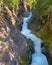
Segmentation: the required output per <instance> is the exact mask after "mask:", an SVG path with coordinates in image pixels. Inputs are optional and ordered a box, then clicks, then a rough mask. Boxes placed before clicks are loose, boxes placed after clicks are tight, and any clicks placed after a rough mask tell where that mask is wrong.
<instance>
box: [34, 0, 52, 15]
mask: <svg viewBox="0 0 52 65" xmlns="http://www.w3.org/2000/svg"><path fill="white" fill-rule="evenodd" d="M50 6H52V0H37V3H36V5H35V7H36V9H37V11H38V13H39V14H40V15H43V14H45V13H46V12H48V11H49V7H50Z"/></svg>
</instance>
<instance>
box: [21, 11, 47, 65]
mask: <svg viewBox="0 0 52 65" xmlns="http://www.w3.org/2000/svg"><path fill="white" fill-rule="evenodd" d="M31 16H32V13H31V12H30V13H29V16H28V17H26V18H25V17H24V18H23V25H22V31H21V33H22V34H23V35H24V36H25V37H26V38H27V39H31V40H32V41H33V43H34V45H33V46H34V50H35V53H34V54H32V62H31V65H48V61H47V58H46V56H45V55H44V54H42V53H41V43H42V40H41V39H40V38H38V37H37V36H36V35H34V34H32V33H31V30H30V29H28V24H27V22H28V20H29V19H30V18H31Z"/></svg>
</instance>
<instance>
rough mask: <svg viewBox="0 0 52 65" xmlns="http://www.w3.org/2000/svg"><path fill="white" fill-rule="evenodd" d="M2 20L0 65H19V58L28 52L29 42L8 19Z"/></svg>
mask: <svg viewBox="0 0 52 65" xmlns="http://www.w3.org/2000/svg"><path fill="white" fill-rule="evenodd" d="M2 19H3V20H0V21H1V22H0V29H1V30H0V65H6V64H7V65H18V59H19V57H20V56H22V55H24V54H25V53H26V52H27V41H26V39H25V37H24V36H23V35H22V34H21V33H20V31H19V30H17V29H16V28H15V26H13V25H12V23H11V22H10V21H9V19H8V18H5V17H4V18H2ZM4 19H5V21H4ZM1 24H2V26H1ZM3 24H5V25H3Z"/></svg>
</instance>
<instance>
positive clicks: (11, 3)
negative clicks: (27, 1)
mask: <svg viewBox="0 0 52 65" xmlns="http://www.w3.org/2000/svg"><path fill="white" fill-rule="evenodd" d="M2 2H3V4H5V5H7V6H8V7H9V8H12V9H14V8H15V6H17V4H18V0H3V1H2Z"/></svg>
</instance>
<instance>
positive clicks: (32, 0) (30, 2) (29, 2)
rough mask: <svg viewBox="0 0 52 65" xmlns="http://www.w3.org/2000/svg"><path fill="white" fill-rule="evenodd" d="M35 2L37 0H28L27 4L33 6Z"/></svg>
mask: <svg viewBox="0 0 52 65" xmlns="http://www.w3.org/2000/svg"><path fill="white" fill-rule="evenodd" d="M35 2H36V0H31V1H30V0H26V4H27V5H29V6H31V7H32V5H34V4H35Z"/></svg>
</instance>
